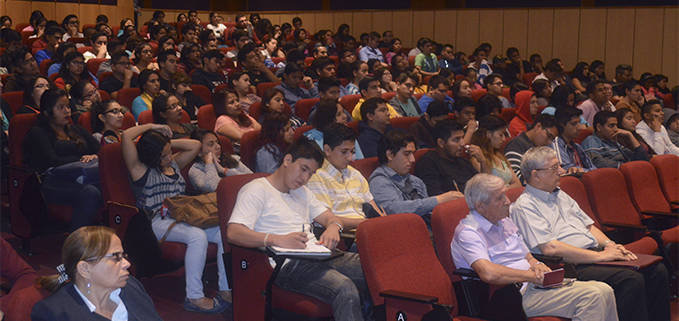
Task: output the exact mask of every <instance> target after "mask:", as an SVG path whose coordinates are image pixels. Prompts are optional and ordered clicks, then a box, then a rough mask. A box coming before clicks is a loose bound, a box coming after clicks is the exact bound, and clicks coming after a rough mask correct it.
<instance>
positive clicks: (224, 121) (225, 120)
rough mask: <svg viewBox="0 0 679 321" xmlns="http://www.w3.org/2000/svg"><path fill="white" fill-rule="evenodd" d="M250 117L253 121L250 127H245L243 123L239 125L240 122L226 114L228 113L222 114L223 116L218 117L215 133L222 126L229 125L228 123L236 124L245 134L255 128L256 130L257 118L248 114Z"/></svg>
mask: <svg viewBox="0 0 679 321" xmlns="http://www.w3.org/2000/svg"><path fill="white" fill-rule="evenodd" d="M248 118H250V121H251V122H252V123H251V124H250V127H243V126H241V125H238V123H236V121H235V120H233V119H232V118H231V117H229V116H226V115H221V116H219V118H217V121H216V122H215V133H216V132H217V131H218V130H219V129H220V128H222V126H224V125H228V124H234V125H236V128H238V130H240V131H241V132H242V133H243V134H245V133H247V132H249V131H253V130H255V126H254V124H255V122H256V120H255V119H254V118H252V117H250V115H248Z"/></svg>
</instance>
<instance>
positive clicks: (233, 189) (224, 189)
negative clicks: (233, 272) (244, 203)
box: [217, 173, 270, 244]
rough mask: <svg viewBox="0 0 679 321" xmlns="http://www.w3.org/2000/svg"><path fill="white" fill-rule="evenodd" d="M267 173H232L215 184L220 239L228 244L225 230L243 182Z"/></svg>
mask: <svg viewBox="0 0 679 321" xmlns="http://www.w3.org/2000/svg"><path fill="white" fill-rule="evenodd" d="M269 175H270V174H269V173H253V174H244V175H232V176H227V177H224V178H222V179H221V180H220V181H219V185H217V208H218V213H219V226H220V228H221V230H222V231H221V233H222V240H223V242H224V244H228V239H227V237H226V230H227V228H228V225H229V219H230V218H231V212H232V211H233V207H234V206H236V198H237V196H238V192H239V191H240V189H241V188H242V187H243V186H245V184H247V183H249V182H251V181H252V180H254V179H257V178H260V177H267V176H269Z"/></svg>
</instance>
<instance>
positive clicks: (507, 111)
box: [500, 107, 516, 124]
mask: <svg viewBox="0 0 679 321" xmlns="http://www.w3.org/2000/svg"><path fill="white" fill-rule="evenodd" d="M515 116H516V108H513V107H512V108H502V110H501V111H500V117H501V118H502V119H504V121H505V123H507V124H509V123H510V122H511V121H512V119H514V117H515Z"/></svg>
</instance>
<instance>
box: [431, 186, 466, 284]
mask: <svg viewBox="0 0 679 321" xmlns="http://www.w3.org/2000/svg"><path fill="white" fill-rule="evenodd" d="M467 214H469V207H467V202H466V201H465V199H464V198H458V199H456V200H453V201H450V202H445V203H443V204H439V205H437V206H436V207H434V210H433V211H432V213H431V230H432V232H433V233H434V244H436V252H437V253H438V257H439V261H440V262H441V265H442V266H443V268H444V269H445V271H446V273H448V277H449V278H450V280H452V281H453V282H457V281H461V280H462V278H460V277H459V276H457V275H454V274H453V272H455V270H456V269H457V267H455V263H454V262H453V255H452V254H451V253H450V244H451V243H452V242H453V237H454V236H455V228H456V227H457V224H459V223H460V221H461V220H462V219H463V218H465V217H466V216H467Z"/></svg>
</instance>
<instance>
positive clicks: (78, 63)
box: [71, 61, 85, 66]
mask: <svg viewBox="0 0 679 321" xmlns="http://www.w3.org/2000/svg"><path fill="white" fill-rule="evenodd" d="M71 63H72V64H73V65H74V66H84V65H85V62H84V61H71Z"/></svg>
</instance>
